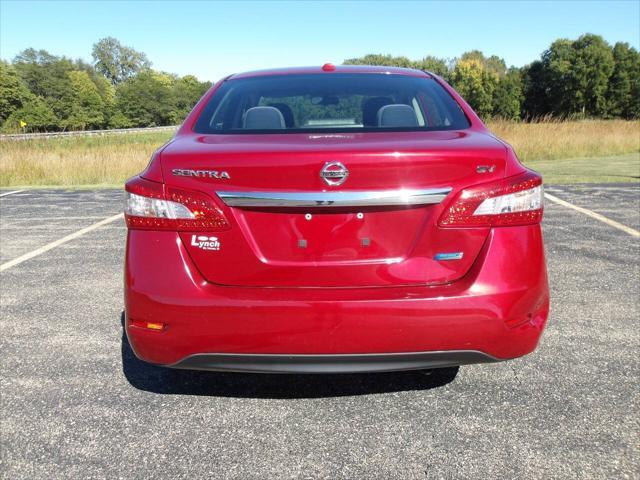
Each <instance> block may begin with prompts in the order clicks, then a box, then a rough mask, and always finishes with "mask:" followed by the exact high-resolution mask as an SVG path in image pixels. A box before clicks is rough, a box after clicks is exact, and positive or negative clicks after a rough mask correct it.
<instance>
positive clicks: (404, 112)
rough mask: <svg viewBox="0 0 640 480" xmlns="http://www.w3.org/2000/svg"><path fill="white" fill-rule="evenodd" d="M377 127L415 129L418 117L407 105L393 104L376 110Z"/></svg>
mask: <svg viewBox="0 0 640 480" xmlns="http://www.w3.org/2000/svg"><path fill="white" fill-rule="evenodd" d="M378 126H379V127H417V126H418V117H416V112H415V110H414V109H413V108H411V107H410V106H409V105H404V104H400V103H394V104H392V105H385V106H384V107H382V108H381V109H380V110H378Z"/></svg>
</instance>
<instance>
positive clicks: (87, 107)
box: [62, 70, 105, 130]
mask: <svg viewBox="0 0 640 480" xmlns="http://www.w3.org/2000/svg"><path fill="white" fill-rule="evenodd" d="M67 76H68V77H69V82H70V84H71V89H70V97H69V98H68V99H66V101H67V102H68V103H69V104H70V105H71V110H70V113H69V116H68V117H67V118H65V119H64V120H63V121H62V126H63V127H64V128H65V129H70V130H85V129H91V128H99V127H101V126H102V125H103V124H104V121H105V118H104V102H103V100H102V97H101V96H100V92H99V91H98V87H97V86H96V84H95V83H93V82H92V81H91V78H90V77H89V74H88V73H87V72H86V71H78V70H76V71H72V72H69V73H68V74H67Z"/></svg>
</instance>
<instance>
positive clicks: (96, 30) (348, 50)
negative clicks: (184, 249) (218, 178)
mask: <svg viewBox="0 0 640 480" xmlns="http://www.w3.org/2000/svg"><path fill="white" fill-rule="evenodd" d="M585 32H592V33H597V34H600V35H602V36H603V37H604V38H605V39H606V40H607V41H609V42H611V43H615V42H616V41H625V42H629V43H630V44H631V45H633V46H634V47H635V48H639V44H640V1H639V0H630V1H571V2H557V1H556V2H553V1H539V2H507V1H502V2H481V1H475V2H465V1H458V2H417V1H415V2H400V1H397V2H384V1H377V2H376V1H369V2H328V1H327V2H267V1H263V2H205V1H200V2H177V1H161V2H151V1H138V2H135V1H115V0H114V1H87V2H83V1H71V2H56V1H13V0H0V57H1V58H3V59H5V60H9V59H11V58H13V57H14V56H15V55H16V53H18V52H19V51H21V50H23V49H25V48H28V47H34V48H44V49H46V50H48V51H49V52H51V53H53V54H57V55H66V56H69V57H72V58H83V59H85V60H90V59H91V45H92V44H93V43H94V42H95V41H96V40H98V39H100V38H102V37H105V36H114V37H116V38H118V39H119V40H120V41H121V42H123V43H124V44H126V45H130V46H132V47H134V48H136V49H137V50H141V51H143V52H145V53H146V54H147V55H148V57H149V59H150V60H151V61H152V62H153V66H154V68H156V69H158V70H164V71H168V72H173V73H177V74H180V75H186V74H188V73H191V74H195V75H196V76H197V77H199V78H200V79H202V80H216V79H218V78H220V77H222V76H224V75H226V74H229V73H234V72H239V71H244V70H253V69H259V68H270V67H275V66H297V65H320V64H323V63H325V62H334V63H340V62H342V61H343V60H344V59H346V58H351V57H357V56H361V55H364V54H366V53H390V54H393V55H406V56H408V57H410V58H422V57H424V56H426V55H435V56H438V57H445V58H453V57H456V56H459V55H460V54H461V53H463V52H465V51H467V50H472V49H478V50H482V51H483V52H485V53H486V54H495V55H498V56H500V57H503V58H504V59H505V60H506V62H507V64H509V65H516V66H522V65H525V64H527V63H529V62H531V61H533V60H535V59H537V58H538V57H539V55H540V53H541V52H542V51H543V50H544V49H545V48H547V47H548V46H549V44H550V43H551V42H552V41H553V40H555V39H557V38H560V37H565V38H576V37H578V36H579V35H580V34H582V33H585Z"/></svg>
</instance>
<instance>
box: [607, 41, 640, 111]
mask: <svg viewBox="0 0 640 480" xmlns="http://www.w3.org/2000/svg"><path fill="white" fill-rule="evenodd" d="M612 54H613V61H614V67H613V72H612V74H611V77H610V78H609V86H608V90H607V99H608V108H607V111H608V114H609V115H610V116H613V117H624V118H634V117H637V116H638V102H640V98H639V96H638V82H640V79H639V77H640V54H638V52H637V51H636V50H635V49H634V48H632V47H630V46H629V44H628V43H622V42H618V43H616V44H615V45H614V47H613V52H612ZM634 112H635V113H634Z"/></svg>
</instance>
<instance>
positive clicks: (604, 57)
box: [572, 33, 614, 116]
mask: <svg viewBox="0 0 640 480" xmlns="http://www.w3.org/2000/svg"><path fill="white" fill-rule="evenodd" d="M572 47H573V49H574V50H575V52H576V61H575V63H574V65H573V77H574V84H573V86H574V87H575V90H574V99H575V103H574V111H579V112H581V113H582V115H583V116H585V115H592V116H602V115H604V114H605V113H606V111H607V100H606V93H607V89H608V86H609V77H610V76H611V73H612V72H613V67H614V62H613V53H612V51H611V47H610V46H609V44H608V43H607V42H606V41H605V40H604V39H603V38H602V37H601V36H599V35H593V34H589V33H588V34H586V35H582V36H581V37H580V38H578V39H577V40H576V41H575V42H573V44H572Z"/></svg>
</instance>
